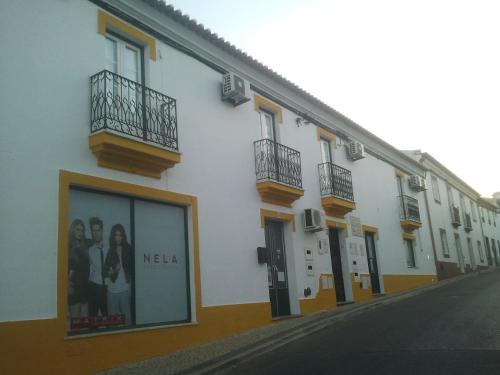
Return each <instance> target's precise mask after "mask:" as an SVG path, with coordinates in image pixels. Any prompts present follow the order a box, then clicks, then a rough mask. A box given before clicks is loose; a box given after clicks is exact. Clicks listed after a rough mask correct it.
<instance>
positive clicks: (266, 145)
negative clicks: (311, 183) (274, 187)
mask: <svg viewBox="0 0 500 375" xmlns="http://www.w3.org/2000/svg"><path fill="white" fill-rule="evenodd" d="M254 150H255V174H256V176H257V181H262V180H274V181H276V182H282V183H284V184H287V185H291V186H293V187H296V188H299V189H302V171H301V166H300V152H299V151H297V150H294V149H292V148H290V147H286V146H283V145H281V144H279V143H277V142H274V141H273V140H271V139H261V140H259V141H255V142H254Z"/></svg>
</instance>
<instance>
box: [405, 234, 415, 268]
mask: <svg viewBox="0 0 500 375" xmlns="http://www.w3.org/2000/svg"><path fill="white" fill-rule="evenodd" d="M404 242H405V248H406V265H407V266H408V268H415V267H416V266H415V250H414V248H413V240H407V239H405V240H404Z"/></svg>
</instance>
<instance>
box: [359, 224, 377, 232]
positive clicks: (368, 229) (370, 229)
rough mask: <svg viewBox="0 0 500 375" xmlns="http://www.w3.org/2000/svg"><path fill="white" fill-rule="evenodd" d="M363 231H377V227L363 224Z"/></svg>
mask: <svg viewBox="0 0 500 375" xmlns="http://www.w3.org/2000/svg"><path fill="white" fill-rule="evenodd" d="M362 228H363V232H370V233H378V228H377V227H372V226H370V225H363V226H362Z"/></svg>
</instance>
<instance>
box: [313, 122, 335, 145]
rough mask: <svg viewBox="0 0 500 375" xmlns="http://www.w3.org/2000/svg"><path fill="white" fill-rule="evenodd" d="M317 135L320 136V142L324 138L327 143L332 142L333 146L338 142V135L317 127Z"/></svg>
mask: <svg viewBox="0 0 500 375" xmlns="http://www.w3.org/2000/svg"><path fill="white" fill-rule="evenodd" d="M316 133H317V135H318V141H319V140H320V139H321V138H323V139H326V140H327V141H330V142H332V143H333V144H335V142H336V139H337V137H336V135H335V134H333V133H331V132H329V131H328V130H325V129H323V128H320V127H319V126H317V127H316Z"/></svg>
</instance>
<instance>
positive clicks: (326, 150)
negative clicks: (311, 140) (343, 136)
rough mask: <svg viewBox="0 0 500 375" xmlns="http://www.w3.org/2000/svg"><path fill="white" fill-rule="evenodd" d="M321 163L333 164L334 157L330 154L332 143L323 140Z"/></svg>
mask: <svg viewBox="0 0 500 375" xmlns="http://www.w3.org/2000/svg"><path fill="white" fill-rule="evenodd" d="M320 142H321V143H320V144H321V161H322V162H323V163H331V162H332V156H331V152H330V142H329V141H327V140H326V139H321V141H320Z"/></svg>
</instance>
